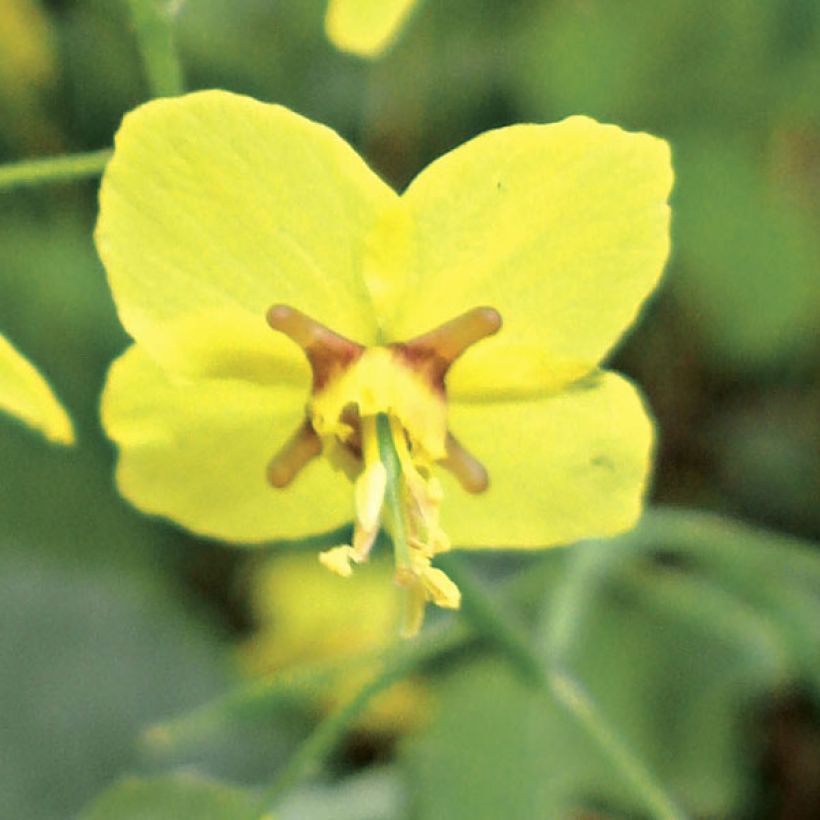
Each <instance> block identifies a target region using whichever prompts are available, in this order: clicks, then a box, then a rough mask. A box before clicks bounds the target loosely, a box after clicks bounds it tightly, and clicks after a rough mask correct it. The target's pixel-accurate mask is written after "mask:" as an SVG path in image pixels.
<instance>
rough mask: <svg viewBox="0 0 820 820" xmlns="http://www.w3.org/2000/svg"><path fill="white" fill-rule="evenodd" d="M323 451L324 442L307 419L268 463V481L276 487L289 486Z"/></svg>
mask: <svg viewBox="0 0 820 820" xmlns="http://www.w3.org/2000/svg"><path fill="white" fill-rule="evenodd" d="M321 452H322V442H321V439H320V438H319V436H318V435H316V431H315V430H314V429H313V427H312V425H311V423H310V422H309V421H308V420H307V419H305V420H304V421H303V422H302V424H301V426H300V427H299V429H298V430H297V431H296V432H295V433H294V434H293V435H292V436H291V437H290V438H289V439H288V440H287V441H286V442H285V443H284V444H283V445H282V447H281V449H280V450H279V452H278V453H277V454H276V455H275V456H274V457H273V458H272V459H271V460H270V462H269V464H268V481H269V482H270V483H271V484H273V486H274V487H279V488H281V487H287V485H288V484H290V482H291V481H293V479H294V478H296V475H297V474H298V473H299V472H300V470H301V469H302V468H303V467H304V466H305V465H306V464H307V463H308V462H309V461H311V460H312V459H314V458H316V456H318V455H319V454H320V453H321Z"/></svg>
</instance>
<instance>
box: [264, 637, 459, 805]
mask: <svg viewBox="0 0 820 820" xmlns="http://www.w3.org/2000/svg"><path fill="white" fill-rule="evenodd" d="M463 641H464V634H463V632H461V631H459V630H453V629H449V628H447V625H446V624H442V628H440V629H436V630H434V629H430V630H427V632H426V633H425V635H424V636H423V637H422V638H419V639H416V640H414V641H412V642H406V643H403V644H402V645H401V646H400V647H399V648H398V649H396V650H394V651H393V652H391V653H390V654H389V655H387V656H386V657H385V658H384V659H383V661H382V665H381V670H380V671H379V672H378V673H377V674H376V675H375V676H374V677H373V678H372V679H371V680H370V681H369V682H368V683H367V684H366V685H365V686H363V687H362V688H361V689H360V690H359V691H358V693H357V694H356V695H355V696H354V697H353V698H351V700H349V701H348V702H347V703H346V704H345V705H344V706H342V707H341V708H340V709H339V710H337V711H336V712H334V713H333V714H331V715H330V716H329V717H327V718H325V719H324V720H323V721H322V722H321V723H320V724H319V725H318V726H317V727H316V728H315V729H314V730H313V732H312V733H311V734H310V735H308V737H307V739H306V740H305V741H304V742H303V743H302V745H301V746H300V747H299V748H298V749H297V750H296V753H295V754H294V755H293V756H292V757H291V758H290V760H289V761H288V764H287V766H285V768H284V769H283V770H282V771H281V772H280V773H279V775H278V777H277V778H276V780H274V782H273V783H272V784H271V786H270V787H269V788H267V789H266V790H265V791H264V792H263V794H262V797H261V803H262V804H263V805H264V807H265V808H266V809H272V808H273V807H274V806H275V805H276V804H277V803H278V801H279V800H281V798H282V797H283V796H284V795H285V794H286V793H287V792H288V791H290V790H291V789H292V788H294V787H295V786H296V785H298V784H299V783H301V782H302V781H303V780H306V779H308V778H310V777H313V776H315V775H316V773H317V772H318V771H319V770H320V769H321V767H322V764H323V763H324V761H325V759H326V758H327V757H328V755H329V754H330V753H331V752H332V751H333V749H334V748H335V747H336V746H337V745H338V744H339V742H340V741H341V738H342V737H343V736H344V734H345V732H346V731H347V729H348V727H349V726H350V724H351V723H352V722H353V721H354V720H355V719H356V718H357V717H358V716H359V715H360V714H361V713H362V712H363V711H364V710H365V709H366V708H367V706H368V704H369V703H370V702H371V701H372V700H373V698H374V697H376V695H378V694H379V693H381V692H383V691H384V690H385V689H387V688H388V687H390V686H392V685H393V684H394V683H396V682H397V681H399V680H401V679H402V678H403V677H405V676H406V675H407V674H409V673H410V672H412V671H413V670H415V669H418V668H419V667H421V666H423V665H424V664H425V663H427V662H428V661H430V660H432V659H433V658H435V657H438V656H439V655H441V654H444V653H446V652H448V651H450V650H451V649H454V648H456V647H458V646H460V645H461V644H462V643H463Z"/></svg>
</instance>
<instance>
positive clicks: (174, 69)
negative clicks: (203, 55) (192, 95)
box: [128, 0, 185, 97]
mask: <svg viewBox="0 0 820 820" xmlns="http://www.w3.org/2000/svg"><path fill="white" fill-rule="evenodd" d="M128 6H129V9H130V11H131V21H132V23H133V26H134V30H135V32H136V37H137V45H138V47H139V50H140V54H141V55H142V62H143V65H144V67H145V74H146V78H147V80H148V87H149V89H150V92H151V96H152V97H177V96H179V95H180V94H182V92H183V91H184V85H185V83H184V81H183V75H182V66H181V64H180V61H179V55H178V54H177V49H176V44H175V42H174V29H173V23H174V15H175V13H176V6H175V4H172V3H169V2H167V0H128Z"/></svg>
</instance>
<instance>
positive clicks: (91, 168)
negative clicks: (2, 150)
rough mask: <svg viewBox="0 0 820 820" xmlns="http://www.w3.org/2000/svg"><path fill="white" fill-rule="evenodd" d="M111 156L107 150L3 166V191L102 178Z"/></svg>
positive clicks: (0, 184)
mask: <svg viewBox="0 0 820 820" xmlns="http://www.w3.org/2000/svg"><path fill="white" fill-rule="evenodd" d="M111 153H112V152H111V151H110V150H109V149H108V148H104V149H103V150H101V151H89V152H88V153H85V154H66V155H65V156H62V157H44V158H43V159H30V160H23V161H22V162H11V163H9V164H7V165H0V191H8V190H11V189H13V188H24V187H31V186H34V185H46V184H48V183H50V182H69V181H71V180H75V179H84V178H85V177H94V176H98V175H99V174H101V173H102V172H103V169H104V168H105V166H106V163H107V162H108V160H109V159H111Z"/></svg>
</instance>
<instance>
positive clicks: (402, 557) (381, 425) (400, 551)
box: [376, 413, 410, 569]
mask: <svg viewBox="0 0 820 820" xmlns="http://www.w3.org/2000/svg"><path fill="white" fill-rule="evenodd" d="M376 435H377V436H378V439H379V455H380V456H381V459H382V464H384V469H385V471H386V473H387V486H386V488H385V492H384V495H385V502H386V504H387V509H388V510H389V512H390V519H391V521H390V523H391V524H392V525H393V526H392V533H391V534H392V536H393V549H394V550H395V553H396V568H397V569H398V568H401V567H409V566H410V547H409V545H408V543H407V522H406V521H405V520H404V507H403V505H402V503H401V492H402V481H403V480H404V479H403V478H402V474H401V461H400V460H399V454H398V453H397V452H396V445H395V444H394V442H393V434H392V432H391V430H390V419H388V418H387V416H386V415H385V414H384V413H379V415H378V416H377V417H376Z"/></svg>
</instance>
